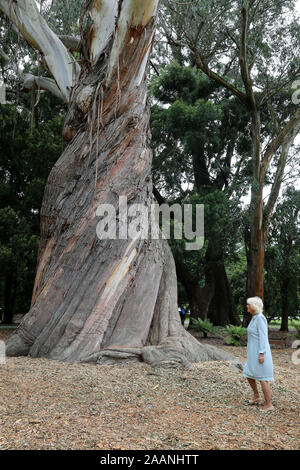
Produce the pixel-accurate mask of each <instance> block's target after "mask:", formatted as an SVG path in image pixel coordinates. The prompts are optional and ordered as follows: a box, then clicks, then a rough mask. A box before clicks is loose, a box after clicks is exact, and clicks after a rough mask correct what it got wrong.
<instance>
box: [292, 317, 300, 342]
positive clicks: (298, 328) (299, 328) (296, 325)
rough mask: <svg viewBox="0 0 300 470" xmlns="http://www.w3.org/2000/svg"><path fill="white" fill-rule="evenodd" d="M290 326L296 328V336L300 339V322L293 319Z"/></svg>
mask: <svg viewBox="0 0 300 470" xmlns="http://www.w3.org/2000/svg"><path fill="white" fill-rule="evenodd" d="M291 323H292V327H293V328H295V330H296V338H297V339H300V324H299V323H296V322H295V321H292V322H291Z"/></svg>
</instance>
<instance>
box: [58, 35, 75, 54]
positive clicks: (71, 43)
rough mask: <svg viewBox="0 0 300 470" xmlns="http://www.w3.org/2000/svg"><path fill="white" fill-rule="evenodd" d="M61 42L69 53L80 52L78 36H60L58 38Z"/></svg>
mask: <svg viewBox="0 0 300 470" xmlns="http://www.w3.org/2000/svg"><path fill="white" fill-rule="evenodd" d="M58 37H59V39H60V40H61V42H62V43H63V44H64V45H65V46H66V48H67V49H69V51H71V52H80V46H81V38H80V36H68V35H61V36H58Z"/></svg>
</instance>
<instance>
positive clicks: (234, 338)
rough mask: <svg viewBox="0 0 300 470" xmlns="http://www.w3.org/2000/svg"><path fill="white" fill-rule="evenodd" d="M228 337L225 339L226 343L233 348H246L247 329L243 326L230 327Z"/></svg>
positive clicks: (228, 327)
mask: <svg viewBox="0 0 300 470" xmlns="http://www.w3.org/2000/svg"><path fill="white" fill-rule="evenodd" d="M226 330H227V333H228V335H227V336H226V338H225V343H226V344H228V345H231V346H244V345H245V344H246V338H247V329H246V328H243V327H242V326H234V325H228V326H227V328H226Z"/></svg>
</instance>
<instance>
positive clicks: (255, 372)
mask: <svg viewBox="0 0 300 470" xmlns="http://www.w3.org/2000/svg"><path fill="white" fill-rule="evenodd" d="M247 334H248V343H247V361H246V363H245V365H244V372H243V376H244V377H248V378H250V379H255V380H265V381H268V382H273V381H274V377H273V361H272V354H271V349H270V344H269V340H268V323H267V319H266V317H265V316H264V315H263V313H262V312H259V313H258V314H256V315H253V317H252V318H251V321H250V323H249V325H248V328H247ZM260 353H264V362H263V363H262V364H260V363H259V362H258V355H259V354H260Z"/></svg>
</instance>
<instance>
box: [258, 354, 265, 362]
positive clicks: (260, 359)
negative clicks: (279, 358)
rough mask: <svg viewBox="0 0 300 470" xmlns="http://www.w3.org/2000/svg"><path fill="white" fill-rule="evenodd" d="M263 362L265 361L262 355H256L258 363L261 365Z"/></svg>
mask: <svg viewBox="0 0 300 470" xmlns="http://www.w3.org/2000/svg"><path fill="white" fill-rule="evenodd" d="M264 360H265V356H264V354H259V355H258V362H259V363H260V364H263V362H264Z"/></svg>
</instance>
